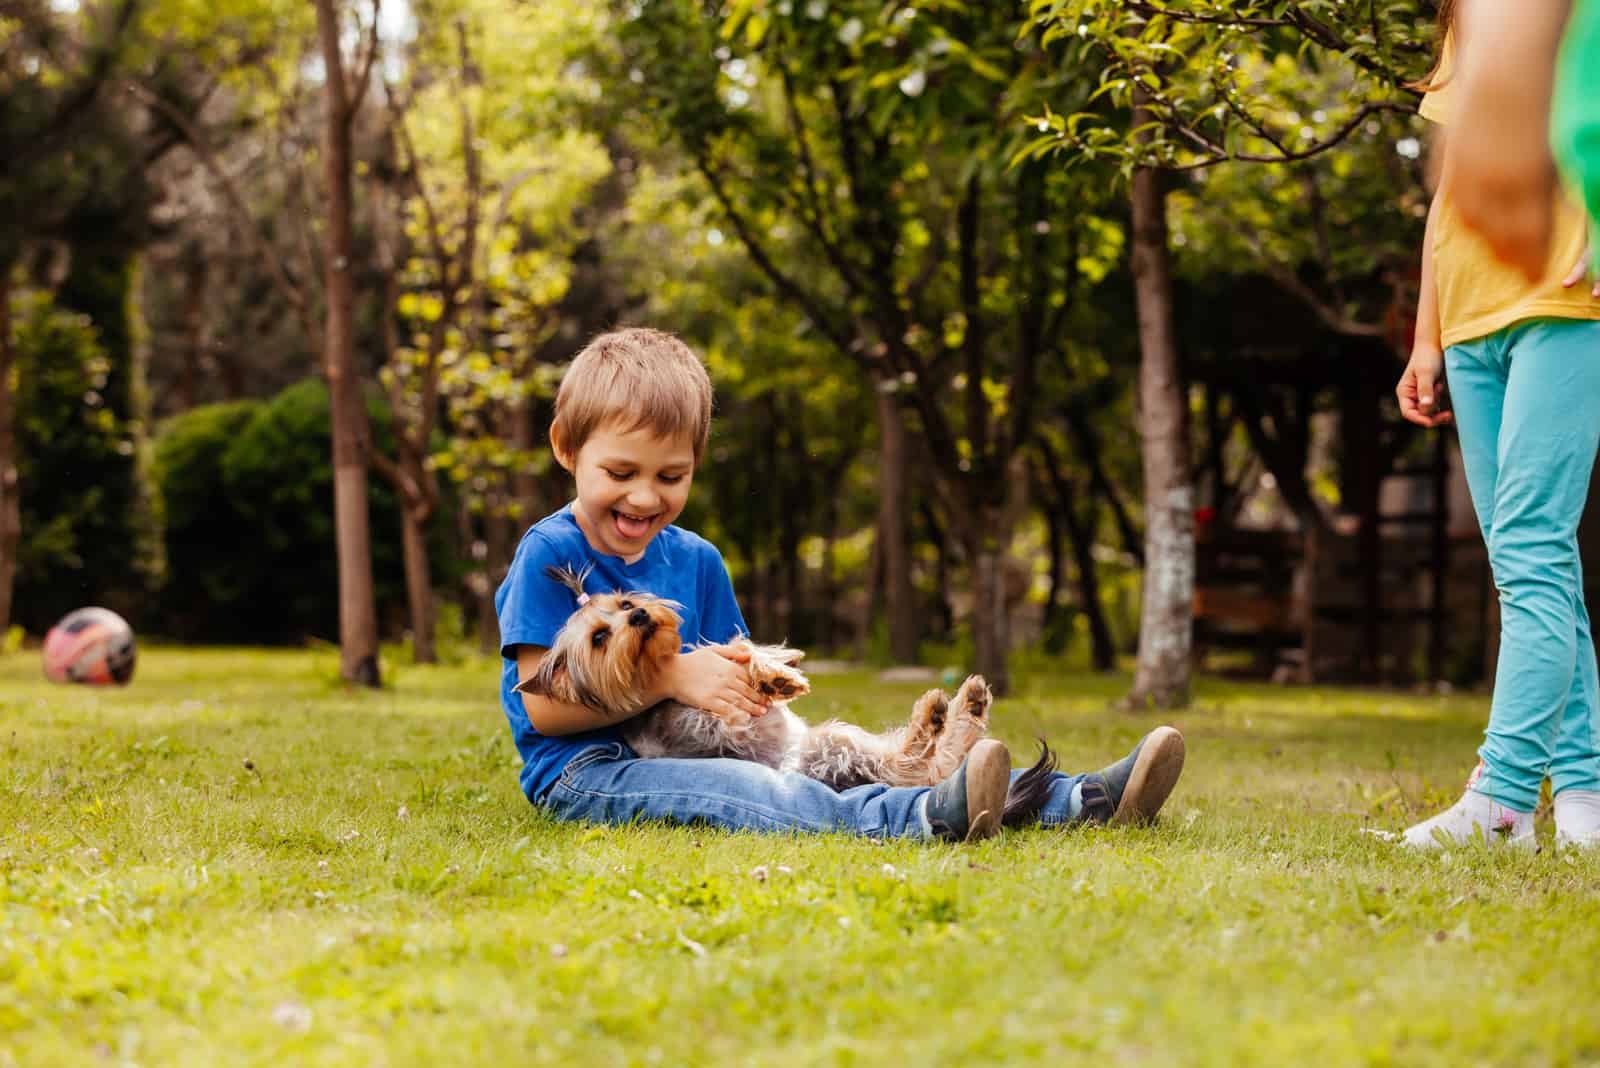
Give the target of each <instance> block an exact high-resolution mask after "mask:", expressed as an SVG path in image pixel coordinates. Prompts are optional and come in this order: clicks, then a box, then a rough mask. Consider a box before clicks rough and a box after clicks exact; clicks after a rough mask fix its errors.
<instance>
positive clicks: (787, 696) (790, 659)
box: [750, 645, 811, 701]
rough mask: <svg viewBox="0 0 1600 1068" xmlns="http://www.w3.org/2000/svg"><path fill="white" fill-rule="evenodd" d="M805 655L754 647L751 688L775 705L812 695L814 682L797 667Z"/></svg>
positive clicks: (767, 646) (786, 649)
mask: <svg viewBox="0 0 1600 1068" xmlns="http://www.w3.org/2000/svg"><path fill="white" fill-rule="evenodd" d="M801 655H803V654H799V653H797V651H796V650H794V649H789V648H786V647H784V646H777V645H758V646H752V647H751V653H750V684H751V685H752V686H754V687H755V688H756V689H757V690H759V691H760V692H761V693H762V695H764V696H766V697H770V698H772V699H773V700H774V701H790V700H793V699H794V698H796V697H799V696H801V695H802V694H808V693H810V692H811V683H810V681H809V680H808V679H807V678H806V677H805V674H804V673H802V672H801V671H800V669H799V668H796V667H795V666H794V664H795V661H797V660H799V659H800V656H801Z"/></svg>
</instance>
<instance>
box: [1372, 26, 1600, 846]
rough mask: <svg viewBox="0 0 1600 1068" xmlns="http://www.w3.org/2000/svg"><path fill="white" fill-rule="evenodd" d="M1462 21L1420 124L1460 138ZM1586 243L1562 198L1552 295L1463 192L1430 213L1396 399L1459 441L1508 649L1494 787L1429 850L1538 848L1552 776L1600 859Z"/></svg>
mask: <svg viewBox="0 0 1600 1068" xmlns="http://www.w3.org/2000/svg"><path fill="white" fill-rule="evenodd" d="M1454 7H1455V4H1454V3H1452V2H1450V0H1446V2H1445V3H1443V4H1442V5H1441V7H1440V24H1441V28H1442V29H1443V30H1444V31H1445V33H1444V39H1443V45H1442V48H1441V53H1440V59H1439V63H1438V64H1437V66H1436V67H1435V69H1434V72H1433V74H1432V75H1431V76H1430V77H1429V79H1428V82H1427V85H1426V88H1427V90H1428V92H1427V95H1426V96H1425V97H1424V99H1423V104H1422V109H1421V111H1422V115H1423V117H1424V118H1426V119H1429V120H1431V121H1433V122H1436V123H1438V124H1440V125H1441V126H1443V127H1445V129H1446V130H1447V131H1448V129H1449V128H1450V127H1451V126H1452V124H1464V123H1468V122H1471V121H1472V118H1471V116H1470V115H1467V114H1456V113H1453V110H1452V99H1451V98H1452V95H1453V94H1452V85H1451V75H1452V66H1453V61H1454V60H1453V47H1452V36H1453V35H1452V33H1451V32H1450V31H1451V29H1452V26H1451V24H1452V22H1453V21H1454V19H1453V16H1454V12H1453V10H1452V9H1453V8H1454ZM1585 231H1586V219H1585V216H1584V214H1583V211H1582V209H1581V208H1579V207H1578V206H1577V205H1576V204H1575V203H1573V202H1572V201H1571V200H1570V199H1568V198H1566V197H1561V198H1559V203H1558V205H1557V208H1556V212H1555V217H1554V227H1553V232H1552V234H1551V241H1550V244H1549V252H1548V256H1547V260H1546V263H1545V270H1544V271H1543V272H1542V276H1541V277H1542V279H1543V280H1542V281H1540V282H1537V283H1532V284H1530V283H1529V282H1528V280H1527V279H1526V277H1524V275H1523V274H1522V273H1520V272H1519V271H1517V270H1516V269H1515V268H1512V267H1509V266H1506V265H1504V264H1502V263H1500V262H1499V261H1497V260H1496V259H1495V258H1494V257H1493V256H1492V255H1491V254H1490V252H1489V249H1488V246H1487V245H1486V244H1485V243H1484V241H1483V239H1482V238H1481V237H1479V236H1478V235H1477V234H1476V233H1474V232H1473V231H1471V230H1469V229H1467V228H1466V227H1465V226H1464V225H1463V224H1462V221H1461V219H1460V216H1459V215H1458V213H1457V212H1456V210H1455V207H1454V206H1453V204H1452V202H1451V176H1450V174H1448V173H1447V174H1446V175H1445V176H1444V178H1443V180H1442V181H1441V184H1440V187H1439V189H1438V190H1437V191H1436V193H1435V195H1434V198H1433V204H1432V206H1431V208H1430V210H1429V212H1428V224H1427V236H1426V244H1425V248H1424V251H1423V258H1422V291H1421V295H1420V298H1419V300H1418V308H1417V329H1416V338H1415V340H1414V342H1413V345H1412V351H1411V360H1410V362H1409V363H1408V364H1407V365H1406V369H1405V373H1404V374H1403V375H1402V376H1401V379H1400V384H1399V386H1398V388H1397V389H1396V394H1397V395H1398V397H1399V400H1400V410H1401V414H1402V415H1404V416H1405V417H1406V418H1407V419H1409V420H1410V421H1411V422H1413V423H1417V424H1419V425H1421V426H1426V427H1434V426H1439V425H1441V424H1443V423H1448V422H1451V421H1452V419H1453V421H1454V422H1455V423H1456V425H1457V427H1458V428H1459V432H1460V440H1461V457H1462V464H1463V466H1464V468H1465V470H1466V476H1467V486H1468V488H1469V490H1470V492H1471V495H1472V504H1473V508H1474V510H1475V511H1476V512H1477V516H1478V523H1479V526H1480V527H1481V528H1482V531H1483V537H1484V541H1485V543H1486V544H1487V546H1488V550H1489V562H1490V567H1491V569H1492V570H1493V572H1494V581H1495V586H1496V588H1497V589H1498V590H1499V593H1500V610H1501V632H1500V633H1501V636H1500V658H1499V667H1498V670H1497V671H1496V675H1495V685H1494V699H1493V704H1492V705H1491V707H1490V712H1489V727H1488V730H1487V732H1486V734H1485V738H1484V743H1483V746H1482V747H1481V748H1480V749H1479V750H1478V758H1479V759H1478V766H1477V769H1476V770H1475V771H1474V772H1473V773H1472V775H1471V777H1470V778H1469V779H1468V781H1467V789H1466V792H1465V793H1464V794H1463V795H1462V797H1461V800H1459V801H1457V802H1456V803H1455V804H1454V805H1453V806H1451V807H1450V808H1449V809H1447V810H1445V811H1444V812H1442V813H1439V814H1438V815H1436V816H1434V817H1433V818H1431V819H1428V820H1425V821H1423V822H1421V823H1419V824H1417V825H1415V826H1413V827H1411V828H1409V829H1408V830H1406V831H1405V833H1404V835H1403V836H1402V838H1403V841H1404V842H1405V844H1407V845H1409V846H1412V847H1415V848H1420V849H1429V848H1437V847H1439V846H1441V845H1448V844H1452V843H1457V842H1465V841H1470V840H1472V839H1474V838H1481V839H1483V840H1485V841H1487V842H1491V843H1503V844H1508V845H1515V846H1521V847H1525V848H1531V847H1532V846H1533V843H1534V838H1533V810H1534V807H1535V806H1536V805H1537V803H1538V800H1539V789H1540V785H1541V784H1542V782H1543V780H1544V779H1545V777H1546V776H1548V777H1549V778H1550V780H1551V783H1552V786H1553V788H1554V792H1555V811H1556V839H1557V844H1558V845H1562V846H1565V845H1574V844H1593V843H1596V842H1600V672H1597V669H1596V663H1595V651H1594V641H1593V637H1592V635H1591V632H1590V628H1589V614H1588V611H1587V610H1586V608H1585V606H1584V602H1583V575H1582V568H1581V565H1580V563H1579V560H1578V541H1577V532H1578V520H1579V517H1580V516H1581V515H1582V513H1583V507H1584V501H1585V498H1586V496H1587V492H1588V487H1589V474H1590V471H1591V469H1592V468H1593V466H1594V460H1595V450H1596V447H1597V444H1600V321H1597V320H1600V300H1596V299H1594V296H1593V295H1591V292H1590V288H1589V287H1588V286H1587V285H1583V286H1579V285H1577V283H1578V282H1579V281H1580V280H1581V279H1582V277H1583V270H1582V267H1581V264H1582V263H1583V262H1584V258H1585ZM1574 264H1579V265H1580V266H1579V267H1578V268H1577V269H1573V268H1574ZM1563 275H1565V279H1564V280H1563ZM1441 379H1444V380H1447V381H1448V385H1449V389H1448V394H1449V400H1448V402H1447V401H1446V399H1445V397H1444V395H1443V394H1444V390H1443V388H1442V387H1443V385H1444V382H1443V381H1441ZM1452 408H1453V414H1452Z"/></svg>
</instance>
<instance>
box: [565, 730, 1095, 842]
mask: <svg viewBox="0 0 1600 1068" xmlns="http://www.w3.org/2000/svg"><path fill="white" fill-rule="evenodd" d="M1011 774H1012V777H1013V778H1015V777H1016V776H1017V775H1019V774H1021V771H1020V770H1018V771H1013V772H1012V773H1011ZM1082 778H1083V776H1081V775H1062V774H1060V773H1059V772H1058V773H1057V774H1056V775H1055V780H1054V783H1053V785H1052V787H1051V790H1050V800H1049V801H1048V802H1046V804H1045V807H1044V810H1043V811H1042V812H1041V813H1040V814H1039V821H1040V822H1041V823H1045V824H1060V823H1068V822H1071V821H1072V820H1073V819H1074V818H1075V817H1076V816H1077V814H1078V811H1079V808H1080V807H1081V805H1080V804H1079V797H1078V791H1077V790H1076V789H1075V787H1076V786H1077V785H1078V783H1079V781H1080V780H1082ZM930 790H931V788H930V787H927V786H880V785H870V786H856V787H852V788H851V789H849V790H842V791H838V792H835V791H834V790H833V789H832V788H830V787H828V786H825V785H823V784H822V783H820V782H818V781H817V780H815V779H808V778H806V777H805V776H803V775H796V774H792V773H785V772H781V771H776V770H774V769H772V768H769V767H767V766H766V765H764V764H756V763H753V762H751V761H748V760H723V759H717V760H677V759H670V758H656V759H653V760H641V759H639V757H638V756H637V755H636V754H635V753H634V752H633V750H632V749H629V748H628V747H627V746H626V745H624V744H623V743H621V742H607V743H603V744H600V745H596V746H593V747H591V748H589V749H585V750H584V751H583V752H581V753H579V754H578V755H577V756H575V757H573V758H572V760H571V762H570V763H568V764H567V767H566V770H565V771H563V772H562V773H561V778H560V779H558V780H556V783H555V785H553V786H551V787H550V789H549V790H548V791H546V792H545V794H544V796H543V797H541V798H538V799H536V800H537V801H538V803H539V804H541V805H543V806H544V807H545V808H546V809H548V810H549V811H550V812H552V813H554V814H555V815H556V816H557V817H559V818H561V819H564V820H583V821H587V822H590V823H632V822H633V821H635V820H639V819H655V820H666V821H668V822H672V823H694V822H702V823H707V824H710V825H712V826H714V827H723V828H726V829H728V830H753V831H777V832H826V831H840V832H843V833H846V834H859V835H866V836H867V837H871V838H928V837H931V836H932V829H931V828H930V827H929V826H928V820H927V817H926V816H925V815H924V814H923V805H924V804H925V802H926V800H927V797H928V794H929V792H930Z"/></svg>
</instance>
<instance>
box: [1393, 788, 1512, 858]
mask: <svg viewBox="0 0 1600 1068" xmlns="http://www.w3.org/2000/svg"><path fill="white" fill-rule="evenodd" d="M1397 840H1398V841H1399V842H1400V844H1401V845H1403V846H1405V847H1406V848H1407V849H1416V850H1421V851H1424V852H1427V851H1432V850H1436V849H1448V848H1449V847H1451V846H1457V845H1468V844H1470V843H1472V842H1482V843H1483V844H1484V845H1488V846H1494V847H1500V846H1509V847H1511V848H1512V849H1524V850H1530V851H1531V850H1533V849H1536V848H1538V846H1537V842H1536V841H1535V839H1534V836H1533V813H1531V812H1518V811H1517V810H1516V809H1514V808H1507V807H1506V806H1505V805H1502V804H1500V802H1498V801H1496V800H1495V799H1494V798H1492V797H1490V796H1489V795H1488V794H1480V793H1478V791H1476V790H1471V789H1469V790H1468V791H1467V792H1466V793H1464V794H1462V795H1461V800H1459V801H1457V802H1456V803H1455V804H1453V805H1451V806H1450V807H1449V808H1447V809H1445V810H1444V811H1443V812H1441V813H1439V814H1438V815H1437V816H1434V817H1433V818H1431V819H1426V820H1423V821H1422V822H1421V823H1418V824H1415V825H1413V826H1411V827H1407V828H1406V829H1405V831H1404V832H1403V833H1401V834H1400V835H1399V836H1398V838H1397Z"/></svg>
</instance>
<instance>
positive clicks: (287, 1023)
mask: <svg viewBox="0 0 1600 1068" xmlns="http://www.w3.org/2000/svg"><path fill="white" fill-rule="evenodd" d="M272 1022H273V1023H275V1024H277V1025H278V1026H279V1027H281V1028H283V1029H284V1030H285V1031H293V1032H294V1033H295V1034H297V1035H303V1034H305V1033H306V1032H307V1031H309V1030H311V1010H310V1009H308V1008H306V1007H305V1006H304V1005H302V1004H300V1003H299V1002H298V1001H283V1002H279V1003H278V1007H277V1008H275V1009H273V1010H272Z"/></svg>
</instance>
